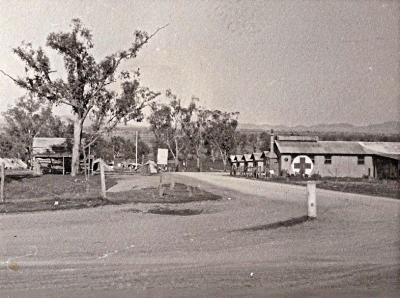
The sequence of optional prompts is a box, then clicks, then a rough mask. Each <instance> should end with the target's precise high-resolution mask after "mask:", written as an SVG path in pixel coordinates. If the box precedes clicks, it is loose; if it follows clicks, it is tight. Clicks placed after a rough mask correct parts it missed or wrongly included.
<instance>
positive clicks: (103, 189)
mask: <svg viewBox="0 0 400 298" xmlns="http://www.w3.org/2000/svg"><path fill="white" fill-rule="evenodd" d="M99 164H100V180H101V197H102V198H103V199H105V198H106V177H105V175H104V164H103V161H102V160H101V161H100V162H99Z"/></svg>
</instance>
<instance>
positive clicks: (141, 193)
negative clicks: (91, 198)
mask: <svg viewBox="0 0 400 298" xmlns="http://www.w3.org/2000/svg"><path fill="white" fill-rule="evenodd" d="M108 197H109V199H110V200H111V201H112V202H115V203H120V204H121V203H170V204H179V203H188V202H199V201H216V200H220V199H222V197H221V196H218V195H215V194H213V193H210V192H207V191H204V190H203V189H201V188H198V187H192V186H189V185H185V184H182V183H176V184H175V186H174V187H171V185H170V184H163V185H162V190H161V191H160V189H159V188H155V187H149V188H144V189H132V190H131V191H126V192H118V193H110V194H108Z"/></svg>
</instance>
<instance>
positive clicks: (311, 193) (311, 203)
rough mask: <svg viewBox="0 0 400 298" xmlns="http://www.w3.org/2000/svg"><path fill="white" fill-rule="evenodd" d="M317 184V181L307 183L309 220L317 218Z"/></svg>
mask: <svg viewBox="0 0 400 298" xmlns="http://www.w3.org/2000/svg"><path fill="white" fill-rule="evenodd" d="M316 188H317V184H316V182H315V181H308V182H307V208H308V210H307V215H308V217H309V218H317V198H316Z"/></svg>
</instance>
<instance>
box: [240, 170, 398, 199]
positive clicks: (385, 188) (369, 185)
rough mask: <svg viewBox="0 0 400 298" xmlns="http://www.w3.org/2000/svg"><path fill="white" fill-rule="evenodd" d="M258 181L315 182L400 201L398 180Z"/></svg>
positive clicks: (278, 180)
mask: <svg viewBox="0 0 400 298" xmlns="http://www.w3.org/2000/svg"><path fill="white" fill-rule="evenodd" d="M235 177H239V178H247V179H255V178H248V177H243V176H235ZM259 180H260V181H270V182H276V183H283V184H294V185H300V186H306V184H307V181H311V180H313V181H317V188H320V189H327V190H335V191H341V192H348V193H356V194H363V195H370V196H378V197H389V198H394V199H400V181H399V180H368V179H363V178H333V177H323V178H319V179H311V178H308V179H301V178H299V177H273V178H268V179H267V180H264V179H259Z"/></svg>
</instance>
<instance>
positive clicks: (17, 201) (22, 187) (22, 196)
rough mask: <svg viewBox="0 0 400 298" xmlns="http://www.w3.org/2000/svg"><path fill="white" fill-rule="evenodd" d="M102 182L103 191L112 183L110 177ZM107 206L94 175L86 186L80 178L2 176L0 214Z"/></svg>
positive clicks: (113, 182) (112, 179) (98, 179)
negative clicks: (3, 189) (4, 181)
mask: <svg viewBox="0 0 400 298" xmlns="http://www.w3.org/2000/svg"><path fill="white" fill-rule="evenodd" d="M106 181H107V182H106V188H110V187H111V186H113V185H114V184H115V183H116V181H115V179H114V178H112V177H110V178H108V179H106ZM111 203H112V202H110V201H108V200H105V199H103V198H101V196H100V177H98V176H94V177H91V179H90V180H89V183H88V187H87V186H86V181H85V178H84V177H82V176H78V177H71V176H62V175H44V176H39V177H26V176H23V177H21V176H15V177H9V176H6V183H5V203H0V213H15V212H30V211H45V210H60V209H79V208H87V207H97V206H102V205H107V204H111Z"/></svg>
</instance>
